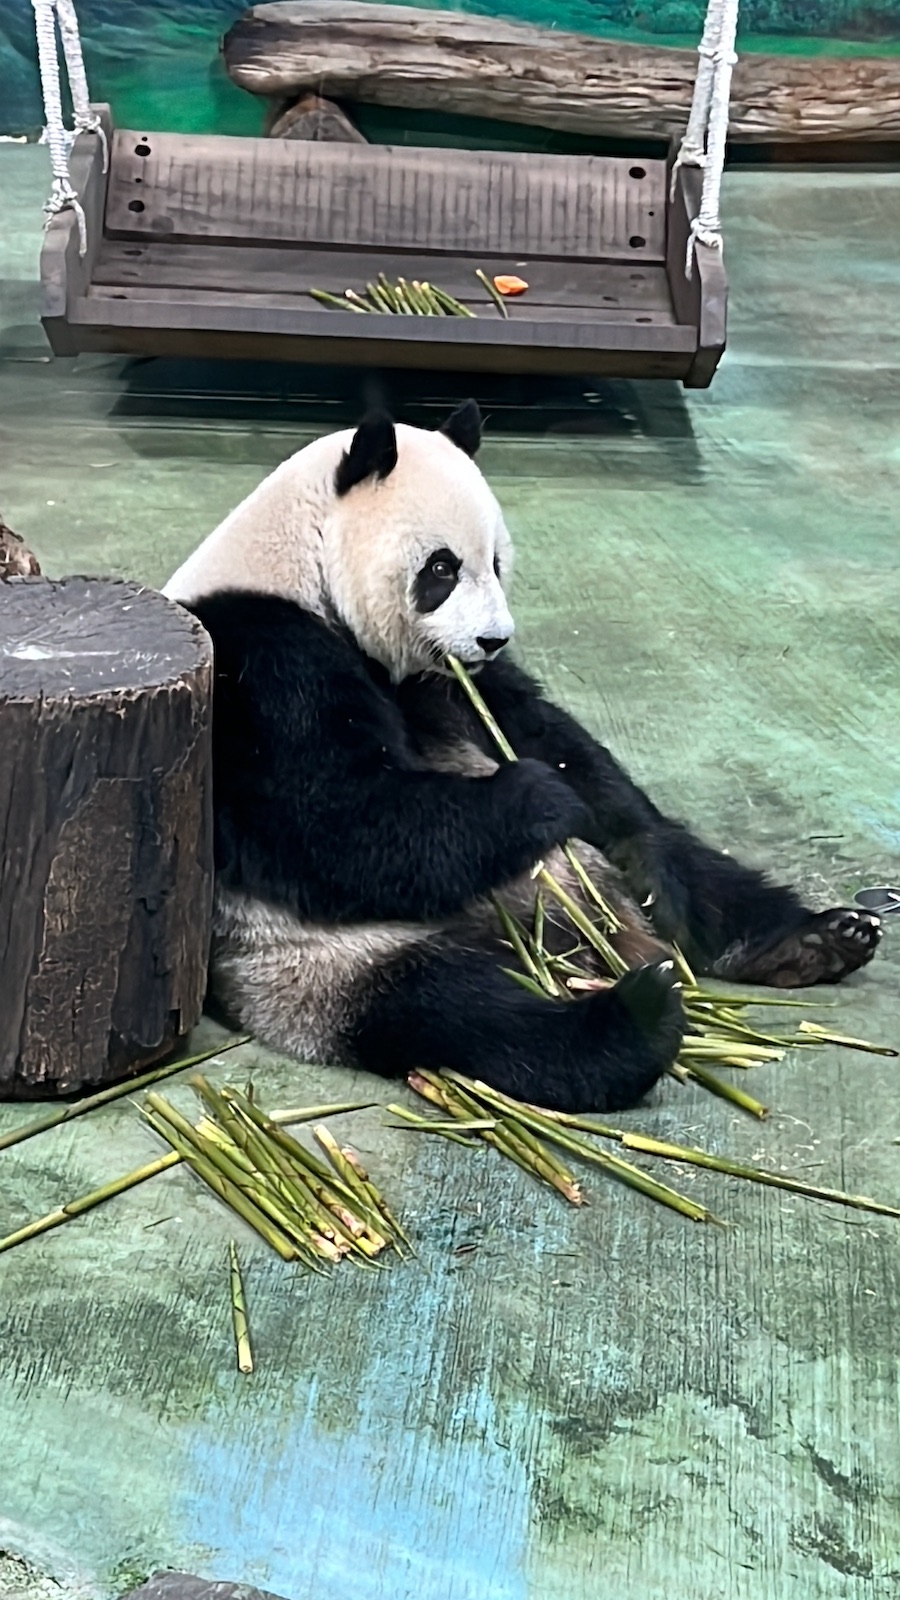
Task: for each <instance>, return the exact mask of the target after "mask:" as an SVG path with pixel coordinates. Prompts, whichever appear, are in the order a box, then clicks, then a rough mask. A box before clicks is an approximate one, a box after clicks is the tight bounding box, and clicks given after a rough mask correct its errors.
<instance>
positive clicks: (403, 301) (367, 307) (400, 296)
mask: <svg viewBox="0 0 900 1600" xmlns="http://www.w3.org/2000/svg"><path fill="white" fill-rule="evenodd" d="M309 292H310V295H311V296H312V298H313V300H318V302H319V304H320V305H323V306H330V307H331V308H332V309H333V310H340V311H357V312H362V313H363V314H365V313H367V312H368V313H370V314H372V315H375V316H395V317H474V315H475V313H474V311H470V310H469V308H468V306H464V305H463V303H462V301H461V300H456V299H454V297H453V295H452V294H447V292H446V290H444V289H439V288H438V287H437V285H436V284H433V283H420V282H419V280H418V278H414V279H413V280H412V282H409V281H408V280H407V279H406V278H398V279H397V280H396V282H394V283H391V281H390V279H389V278H388V277H387V276H386V275H385V273H383V272H380V273H379V274H378V277H377V279H376V280H374V281H373V282H370V283H367V284H366V286H365V290H364V292H363V293H362V294H358V293H357V291H356V290H355V289H345V290H344V293H343V295H337V294H329V292H328V290H327V289H310V291H309Z"/></svg>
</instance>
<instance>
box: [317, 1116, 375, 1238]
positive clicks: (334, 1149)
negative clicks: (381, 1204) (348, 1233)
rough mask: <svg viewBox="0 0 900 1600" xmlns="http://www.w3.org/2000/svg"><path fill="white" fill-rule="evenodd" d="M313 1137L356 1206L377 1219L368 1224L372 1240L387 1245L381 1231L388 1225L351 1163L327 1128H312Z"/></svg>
mask: <svg viewBox="0 0 900 1600" xmlns="http://www.w3.org/2000/svg"><path fill="white" fill-rule="evenodd" d="M313 1136H314V1138H315V1139H317V1140H318V1142H319V1144H320V1145H321V1146H322V1149H323V1150H324V1151H325V1153H326V1155H327V1156H328V1159H329V1160H330V1162H331V1164H332V1166H333V1167H334V1170H335V1171H336V1172H337V1174H338V1176H339V1177H340V1178H341V1180H342V1182H343V1183H344V1184H345V1185H346V1187H347V1188H348V1189H350V1190H351V1191H352V1192H353V1194H354V1195H355V1197H356V1202H357V1204H361V1205H362V1206H363V1208H364V1209H365V1212H366V1215H367V1216H368V1217H371V1218H373V1219H377V1222H376V1221H374V1220H373V1221H371V1222H370V1223H369V1227H370V1230H371V1234H372V1236H373V1238H375V1239H377V1240H378V1241H379V1243H380V1244H381V1245H382V1246H384V1245H385V1244H387V1239H386V1238H385V1237H384V1234H383V1233H382V1231H381V1230H382V1229H384V1230H385V1232H386V1231H387V1230H388V1225H387V1223H386V1221H385V1220H384V1219H383V1218H382V1217H381V1214H380V1211H379V1209H378V1208H377V1207H373V1205H372V1202H371V1200H370V1198H369V1195H368V1194H367V1192H366V1187H365V1184H364V1183H363V1182H362V1180H361V1178H360V1176H359V1174H358V1172H357V1171H356V1168H355V1167H354V1165H353V1163H352V1162H351V1161H348V1160H347V1157H346V1156H345V1155H344V1152H343V1151H342V1149H341V1147H340V1145H339V1144H338V1142H337V1140H336V1139H335V1138H334V1137H333V1135H332V1133H331V1132H330V1130H329V1129H328V1128H324V1127H322V1126H321V1125H320V1126H319V1127H316V1128H313Z"/></svg>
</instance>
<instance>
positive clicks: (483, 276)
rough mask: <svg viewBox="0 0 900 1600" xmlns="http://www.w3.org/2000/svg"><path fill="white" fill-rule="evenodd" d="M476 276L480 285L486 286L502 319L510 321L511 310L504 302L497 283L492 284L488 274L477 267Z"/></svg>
mask: <svg viewBox="0 0 900 1600" xmlns="http://www.w3.org/2000/svg"><path fill="white" fill-rule="evenodd" d="M475 276H476V278H477V279H478V281H479V283H482V284H483V285H484V287H485V288H486V290H487V292H488V294H489V295H490V297H491V299H492V300H493V302H494V304H495V306H496V307H497V310H498V311H499V312H500V315H501V317H504V318H507V319H508V318H509V309H508V307H507V304H506V301H505V300H504V298H503V296H502V294H501V293H500V290H499V289H498V288H497V285H496V284H495V283H492V282H491V280H490V278H489V277H488V275H487V273H486V272H482V270H481V268H480V267H476V268H475Z"/></svg>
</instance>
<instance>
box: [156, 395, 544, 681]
mask: <svg viewBox="0 0 900 1600" xmlns="http://www.w3.org/2000/svg"><path fill="white" fill-rule="evenodd" d="M480 442H481V416H480V413H479V410H478V407H477V405H476V404H475V402H474V401H473V400H468V401H466V402H465V404H464V405H461V406H459V407H458V408H457V410H456V411H454V413H453V415H452V416H451V417H450V418H449V419H448V420H447V421H446V422H445V423H444V425H443V427H441V428H439V429H438V430H437V431H436V432H432V431H430V430H427V429H423V428H413V427H409V426H406V425H405V424H402V423H398V424H395V423H394V422H392V421H391V419H390V418H389V417H387V416H385V415H382V414H376V415H372V416H370V417H368V418H367V419H366V420H365V421H364V422H363V423H362V424H361V425H360V427H358V428H357V429H356V430H355V431H347V432H342V433H333V434H328V435H326V436H325V437H324V438H321V439H317V440H316V441H315V442H314V443H313V444H310V445H307V446H306V448H305V449H303V450H300V451H298V452H297V453H296V454H295V455H293V456H291V457H290V458H289V459H288V460H287V461H284V462H282V464H281V466H280V467H277V468H276V470H275V471H274V472H273V473H271V474H270V476H269V477H268V478H266V479H265V480H264V482H263V483H261V484H260V485H259V486H258V487H257V488H256V489H254V490H253V492H252V493H251V494H250V495H248V497H247V499H246V500H244V501H243V502H242V504H241V505H239V506H238V507H237V509H236V510H235V511H232V512H231V514H230V515H229V516H228V517H226V518H225V521H224V522H222V523H221V524H220V526H219V527H218V528H216V529H215V531H214V532H213V533H211V534H210V535H209V537H208V538H207V539H205V540H204V541H203V543H202V544H201V545H200V546H199V548H198V549H196V550H195V551H194V553H193V555H191V556H189V557H188V559H187V561H186V562H185V563H184V565H183V566H181V567H180V568H179V569H178V571H177V572H176V573H175V574H174V576H173V577H172V578H170V579H169V582H168V583H167V584H166V586H165V590H164V593H165V594H167V595H168V596H169V597H170V598H171V599H174V600H182V601H184V602H185V603H186V604H188V605H190V604H192V603H194V602H195V601H197V600H200V599H202V598H204V597H205V596H207V595H209V594H211V593H213V592H214V591H215V590H221V589H251V590H255V591H256V592H260V593H264V594H277V595H282V596H284V597H286V598H288V599H292V600H296V601H298V602H299V603H300V604H301V605H304V606H306V607H307V608H308V609H309V610H311V611H314V612H316V613H317V614H318V615H319V616H321V617H322V618H323V620H325V621H326V622H328V623H330V624H332V625H338V626H343V627H345V628H347V629H349V631H350V633H351V634H352V635H353V637H354V638H355V640H356V642H357V644H358V645H359V646H360V648H361V649H362V650H364V651H365V653H366V654H367V655H368V656H370V657H372V659H374V660H376V661H378V662H380V663H381V665H382V666H383V667H384V668H385V669H386V670H387V671H388V672H389V673H390V676H391V677H392V678H393V679H394V681H395V682H400V681H401V680H402V679H403V678H405V677H409V676H410V675H411V674H414V673H419V672H428V671H441V670H442V664H443V662H444V658H445V656H446V655H448V654H452V655H455V656H458V657H459V659H460V660H461V661H463V662H464V663H465V664H466V666H468V667H470V668H476V669H477V668H478V667H479V666H481V665H482V664H483V663H484V662H485V661H488V660H490V659H491V658H492V657H493V656H495V655H496V654H497V652H498V651H499V650H501V649H502V648H503V645H504V644H505V643H506V642H507V640H508V639H510V638H511V636H512V633H513V621H512V617H511V616H510V613H509V607H508V605H507V601H506V595H505V593H504V584H505V583H506V582H507V581H508V579H509V574H510V568H511V563H512V546H511V543H510V537H509V533H508V532H507V529H506V524H505V523H504V520H503V514H502V512H501V510H500V507H499V505H498V503H497V500H496V499H495V497H494V495H493V494H492V492H491V490H490V489H489V488H488V485H487V483H486V482H485V480H484V478H483V476H482V474H481V472H480V471H479V469H478V467H477V466H476V464H475V455H476V453H477V451H478V447H479V444H480ZM444 670H445V669H444Z"/></svg>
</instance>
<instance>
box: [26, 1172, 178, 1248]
mask: <svg viewBox="0 0 900 1600" xmlns="http://www.w3.org/2000/svg"><path fill="white" fill-rule="evenodd" d="M180 1159H181V1158H180V1157H179V1156H177V1155H176V1154H175V1152H174V1151H173V1152H172V1153H171V1154H170V1155H166V1156H160V1157H159V1158H158V1159H157V1160H156V1161H149V1162H148V1163H147V1165H146V1166H143V1167H137V1168H135V1170H134V1171H133V1172H126V1173H125V1175H124V1177H121V1178H114V1179H113V1181H112V1183H105V1184H103V1185H102V1187H101V1188H99V1189H92V1190H91V1191H90V1193H89V1194H83V1195H81V1196H80V1197H79V1198H78V1199H77V1200H67V1201H66V1203H65V1205H62V1206H60V1207H59V1208H58V1210H56V1211H50V1212H48V1213H47V1215H46V1216H45V1217H38V1219H37V1220H36V1221H35V1222H26V1223H25V1225H24V1227H22V1228H17V1229H16V1230H15V1232H14V1233H9V1234H7V1235H6V1238H5V1239H0V1254H2V1253H3V1251H4V1250H12V1248H13V1246H14V1245H17V1244H24V1242H25V1240H26V1239H35V1238H37V1236H38V1234H41V1233H49V1232H50V1229H51V1228H58V1227H59V1226H60V1224H61V1223H63V1222H70V1221H71V1219H72V1218H73V1217H80V1216H82V1215H83V1213H84V1212H85V1211H91V1210H93V1208H94V1206H99V1205H102V1204H103V1202H104V1200H112V1199H113V1198H114V1197H115V1196H116V1195H117V1194H124V1193H125V1190H126V1189H134V1188H135V1187H136V1186H137V1185H138V1184H139V1183H145V1182H146V1180H147V1179H148V1178H155V1177H156V1175H157V1173H160V1172H166V1171H168V1169H169V1167H174V1166H177V1164H178V1162H179V1160H180Z"/></svg>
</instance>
